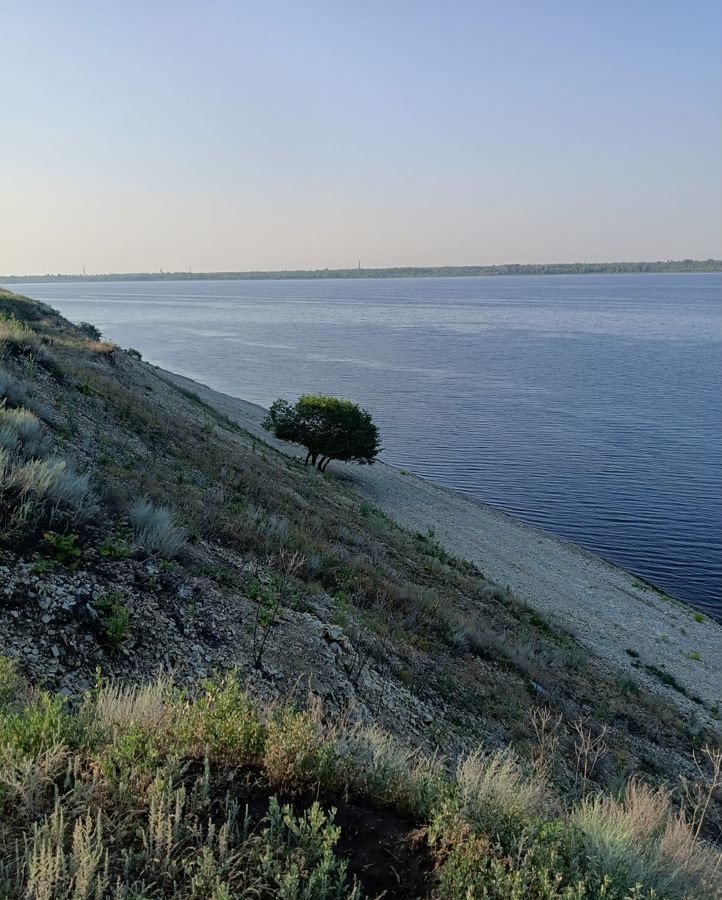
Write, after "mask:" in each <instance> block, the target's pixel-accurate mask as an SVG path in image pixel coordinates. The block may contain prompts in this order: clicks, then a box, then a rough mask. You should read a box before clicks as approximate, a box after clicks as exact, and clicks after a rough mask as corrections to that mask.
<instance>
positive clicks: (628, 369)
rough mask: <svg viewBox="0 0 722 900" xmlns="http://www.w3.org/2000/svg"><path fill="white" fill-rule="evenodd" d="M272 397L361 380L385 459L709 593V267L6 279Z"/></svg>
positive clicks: (713, 284) (714, 300)
mask: <svg viewBox="0 0 722 900" xmlns="http://www.w3.org/2000/svg"><path fill="white" fill-rule="evenodd" d="M13 289H14V290H17V291H19V292H21V293H25V294H28V295H30V296H32V297H36V298H38V299H41V300H45V301H47V302H48V303H50V304H51V305H52V306H54V307H55V308H57V309H58V310H60V312H62V313H63V314H64V315H65V316H67V317H68V318H70V319H72V320H73V321H76V322H77V321H81V320H86V321H90V322H93V323H94V324H96V325H97V326H98V327H99V328H100V329H101V330H102V331H103V333H104V335H106V336H107V337H108V338H109V339H112V340H114V341H117V342H118V343H119V344H121V345H122V346H124V347H135V348H137V349H138V350H140V351H141V352H142V353H143V356H144V358H145V359H147V360H149V361H151V362H153V363H157V364H158V365H160V366H162V367H163V368H167V369H170V370H172V371H174V372H179V373H181V374H183V375H187V376H188V377H190V378H194V379H196V380H198V381H202V382H204V383H205V384H208V385H209V386H210V387H213V388H215V389H217V390H220V391H224V392H225V393H228V394H232V395H235V396H238V397H242V398H244V399H247V400H252V401H254V402H256V403H260V404H262V405H264V406H267V405H268V404H269V403H270V402H271V401H272V400H273V399H274V398H276V397H279V396H284V397H287V398H289V399H295V397H296V396H297V395H298V394H299V393H305V392H325V393H332V394H337V395H343V396H347V397H350V398H352V399H353V400H357V401H359V402H360V403H362V405H364V406H365V407H367V408H368V409H369V410H371V411H372V412H373V414H374V416H375V418H376V419H377V421H378V422H379V424H380V426H381V429H382V436H383V443H384V448H385V449H384V452H383V459H384V460H385V461H386V462H389V463H391V464H392V465H396V466H401V467H403V468H405V469H407V470H409V471H412V472H415V473H417V474H419V475H422V476H424V477H427V478H430V479H432V480H433V481H435V482H437V483H439V484H442V485H445V486H447V487H451V488H454V489H456V490H458V491H463V492H464V493H466V494H469V495H471V496H473V497H476V498H478V499H480V500H483V501H485V502H487V503H492V504H494V505H495V506H498V507H499V508H501V509H503V510H505V511H506V512H509V513H511V514H512V515H515V516H518V517H520V518H522V519H524V520H526V521H528V522H532V523H534V524H535V525H539V526H541V527H542V528H546V529H548V530H549V531H552V532H555V533H556V534H559V535H562V536H563V537H565V538H568V539H570V540H572V541H574V542H576V543H578V544H580V545H582V546H583V547H586V548H588V549H589V550H592V551H594V552H596V553H599V554H600V555H601V556H603V557H605V558H606V559H608V560H610V561H611V562H614V563H616V564H618V565H621V566H623V567H624V568H626V569H628V570H630V571H631V572H633V573H635V574H637V575H638V576H640V577H641V578H644V579H647V580H649V581H651V582H653V583H654V584H656V585H657V586H658V587H660V588H661V589H663V590H664V591H666V592H667V593H669V594H671V595H673V596H676V597H679V598H682V599H684V600H687V601H689V602H690V603H692V604H694V605H695V606H697V607H698V608H700V609H702V610H704V611H705V612H707V613H710V614H712V615H715V616H716V617H718V618H719V617H720V614H721V613H722V602H721V596H720V595H721V591H722V466H721V465H720V462H721V460H720V446H721V438H722V410H721V405H720V398H721V394H722V392H721V390H720V388H721V386H722V357H721V355H720V349H721V346H720V345H721V344H722V328H721V327H720V326H721V325H722V300H721V298H722V276H721V275H718V274H694V275H585V276H536V277H531V276H528V277H507V278H504V277H493V278H489V277H487V278H483V277H482V278H418V279H411V278H409V279H373V280H372V279H368V280H366V279H359V280H353V281H336V280H328V281H290V280H289V281H196V282H168V281H164V282H160V281H157V282H129V283H89V282H83V283H79V284H32V285H30V284H28V285H14V286H13Z"/></svg>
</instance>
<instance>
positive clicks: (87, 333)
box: [77, 322, 103, 341]
mask: <svg viewBox="0 0 722 900" xmlns="http://www.w3.org/2000/svg"><path fill="white" fill-rule="evenodd" d="M77 327H78V331H80V332H81V334H82V335H83V336H84V337H86V338H88V339H89V340H91V341H99V340H100V339H101V338H102V336H103V334H102V332H101V331H100V329H99V328H96V327H95V325H92V324H91V323H90V322H78V326H77Z"/></svg>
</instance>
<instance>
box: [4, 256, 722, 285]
mask: <svg viewBox="0 0 722 900" xmlns="http://www.w3.org/2000/svg"><path fill="white" fill-rule="evenodd" d="M644 272H722V260H719V259H681V260H667V261H666V262H663V261H658V262H610V263H547V264H544V265H533V264H532V265H517V264H513V263H509V264H506V265H501V266H399V267H396V268H392V269H361V268H358V269H284V270H280V271H273V272H120V273H110V274H97V275H60V274H58V275H9V276H5V277H0V282H2V283H4V284H13V283H17V282H22V281H26V282H28V281H34V282H47V281H213V280H216V281H233V280H248V279H251V280H254V279H262V278H264V279H269V278H276V279H281V278H458V277H461V276H471V275H609V274H612V275H614V274H620V275H621V274H630V275H631V274H638V273H644Z"/></svg>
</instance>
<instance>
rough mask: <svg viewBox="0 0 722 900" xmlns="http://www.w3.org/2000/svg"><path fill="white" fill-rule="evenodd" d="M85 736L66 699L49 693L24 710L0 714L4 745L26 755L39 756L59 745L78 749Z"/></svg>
mask: <svg viewBox="0 0 722 900" xmlns="http://www.w3.org/2000/svg"><path fill="white" fill-rule="evenodd" d="M81 734H82V725H81V722H80V721H79V719H78V718H77V717H76V716H74V715H72V714H71V713H70V712H68V710H67V707H66V700H65V698H64V697H60V696H53V695H52V694H49V693H47V692H45V691H43V692H42V693H40V694H39V695H38V696H37V699H36V700H35V701H34V702H33V703H29V704H27V705H25V706H23V707H22V708H21V709H20V710H14V709H12V708H10V709H9V710H6V711H5V712H4V713H3V712H0V739H1V741H2V743H5V744H7V745H10V746H11V747H13V748H15V749H17V750H20V751H21V752H22V753H25V754H31V755H32V754H39V753H42V752H43V751H46V750H48V749H49V748H51V747H54V746H56V745H57V744H64V745H65V746H67V747H73V746H76V745H77V743H78V741H79V739H80V735H81Z"/></svg>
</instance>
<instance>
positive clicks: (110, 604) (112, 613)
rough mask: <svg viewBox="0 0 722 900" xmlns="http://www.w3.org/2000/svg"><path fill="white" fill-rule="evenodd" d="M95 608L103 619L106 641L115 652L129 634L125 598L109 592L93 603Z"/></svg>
mask: <svg viewBox="0 0 722 900" xmlns="http://www.w3.org/2000/svg"><path fill="white" fill-rule="evenodd" d="M95 606H96V608H97V609H98V611H99V612H100V613H101V615H102V617H103V625H104V626H105V637H106V640H107V641H108V644H109V645H110V646H111V647H112V648H113V649H114V650H117V649H118V648H119V647H120V646H121V644H122V643H123V642H124V641H125V640H126V638H127V637H128V633H129V632H130V610H129V609H128V607H127V606H126V604H125V597H124V595H123V593H122V592H121V591H109V592H108V593H106V594H104V595H103V596H102V597H99V598H98V599H97V600H96V601H95Z"/></svg>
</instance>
